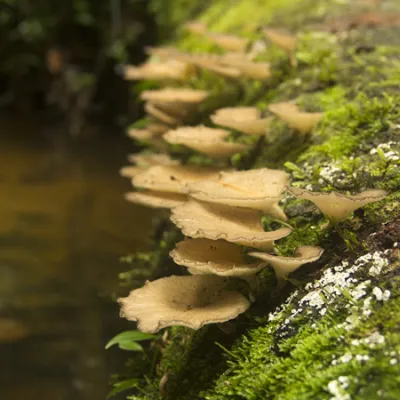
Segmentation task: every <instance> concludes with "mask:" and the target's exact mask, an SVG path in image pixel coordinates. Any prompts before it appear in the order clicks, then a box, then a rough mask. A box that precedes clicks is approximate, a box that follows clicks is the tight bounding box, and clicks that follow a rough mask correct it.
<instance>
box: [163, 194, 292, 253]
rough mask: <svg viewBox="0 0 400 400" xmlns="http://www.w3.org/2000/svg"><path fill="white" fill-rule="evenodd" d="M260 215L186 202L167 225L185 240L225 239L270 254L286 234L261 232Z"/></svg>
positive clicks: (232, 208) (240, 209) (281, 232)
mask: <svg viewBox="0 0 400 400" xmlns="http://www.w3.org/2000/svg"><path fill="white" fill-rule="evenodd" d="M261 217H262V213H261V212H260V211H257V210H250V209H246V208H237V207H226V206H221V205H218V204H207V203H202V202H199V201H196V200H189V201H188V202H186V203H185V204H182V205H180V206H177V207H175V208H173V209H172V213H171V221H172V222H173V223H174V224H175V225H176V226H178V228H180V229H181V230H182V232H183V233H184V235H185V236H189V237H192V238H206V239H211V240H217V239H225V240H227V241H228V242H232V243H237V244H241V245H242V246H248V247H253V248H256V249H261V250H265V251H270V250H273V246H274V241H275V240H278V239H282V238H283V237H285V236H287V235H289V234H290V232H291V229H289V228H281V229H278V230H276V231H272V232H265V231H264V229H263V226H262V224H261Z"/></svg>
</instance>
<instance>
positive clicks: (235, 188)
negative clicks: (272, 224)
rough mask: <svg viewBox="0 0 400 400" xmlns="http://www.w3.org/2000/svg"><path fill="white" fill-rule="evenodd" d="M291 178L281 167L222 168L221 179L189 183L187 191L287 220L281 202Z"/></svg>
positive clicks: (202, 198) (205, 199)
mask: <svg viewBox="0 0 400 400" xmlns="http://www.w3.org/2000/svg"><path fill="white" fill-rule="evenodd" d="M288 182H289V175H288V174H287V173H286V172H284V171H280V170H275V169H268V168H261V169H253V170H249V171H234V172H221V173H220V174H219V176H218V179H214V180H205V181H203V182H197V183H196V184H195V185H192V184H188V185H187V191H188V193H189V194H190V196H192V197H194V198H196V199H197V200H201V201H207V202H210V203H218V204H225V205H229V206H236V207H247V208H253V209H256V210H262V211H264V213H266V214H268V215H270V216H272V217H276V218H279V219H281V220H285V219H286V216H285V214H284V213H283V211H282V210H281V209H280V208H279V206H278V202H279V200H280V199H281V198H282V193H283V191H284V190H285V188H286V185H287V184H288Z"/></svg>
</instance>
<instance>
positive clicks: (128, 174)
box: [119, 165, 144, 179]
mask: <svg viewBox="0 0 400 400" xmlns="http://www.w3.org/2000/svg"><path fill="white" fill-rule="evenodd" d="M143 170H144V168H143V167H136V166H135V167H134V166H132V165H128V166H126V167H122V168H121V169H120V170H119V174H120V175H121V176H123V177H124V178H130V179H132V178H133V177H134V176H136V175H137V174H139V173H141V172H143Z"/></svg>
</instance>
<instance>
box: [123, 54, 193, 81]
mask: <svg viewBox="0 0 400 400" xmlns="http://www.w3.org/2000/svg"><path fill="white" fill-rule="evenodd" d="M190 73H191V68H190V66H189V65H188V64H187V63H184V62H182V61H178V60H171V59H169V60H167V61H164V62H159V63H156V62H147V63H145V64H142V65H139V66H137V67H136V66H133V65H127V66H125V68H124V78H125V79H126V80H142V79H148V80H158V81H163V80H177V81H182V80H187V79H188V77H189V76H190Z"/></svg>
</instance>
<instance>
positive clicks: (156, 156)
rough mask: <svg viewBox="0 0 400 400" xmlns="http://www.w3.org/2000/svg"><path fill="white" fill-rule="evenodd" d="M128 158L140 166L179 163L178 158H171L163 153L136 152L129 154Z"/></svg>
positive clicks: (147, 166)
mask: <svg viewBox="0 0 400 400" xmlns="http://www.w3.org/2000/svg"><path fill="white" fill-rule="evenodd" d="M128 160H129V161H130V162H132V163H135V164H136V165H137V166H138V167H140V168H149V167H151V166H153V165H180V162H179V160H174V159H172V158H171V157H170V156H169V155H168V154H163V153H143V152H142V153H138V154H129V155H128Z"/></svg>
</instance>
